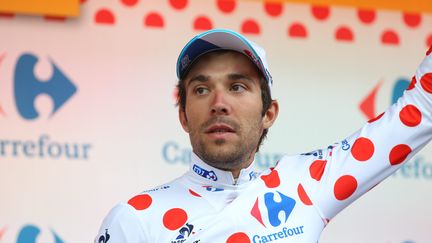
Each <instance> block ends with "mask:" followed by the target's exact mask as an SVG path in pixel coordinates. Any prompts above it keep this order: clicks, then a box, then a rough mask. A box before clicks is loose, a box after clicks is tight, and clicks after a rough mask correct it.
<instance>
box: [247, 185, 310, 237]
mask: <svg viewBox="0 0 432 243" xmlns="http://www.w3.org/2000/svg"><path fill="white" fill-rule="evenodd" d="M259 201H260V200H259V197H257V199H256V200H255V203H254V205H253V207H252V210H251V212H250V213H251V215H252V217H254V218H255V219H256V220H257V221H258V222H259V223H260V224H261V225H263V226H264V227H266V228H268V226H272V227H278V226H280V225H282V224H285V223H286V222H287V221H288V218H289V216H290V215H291V213H292V211H293V210H294V207H295V205H296V201H295V200H294V199H292V198H291V197H288V196H286V195H284V194H282V193H280V192H279V191H276V193H273V192H267V193H265V194H264V207H260V203H259ZM262 211H264V217H263V214H262V213H261V212H262ZM265 213H267V214H265ZM281 219H282V220H281ZM304 228H305V227H304V226H303V225H301V226H296V227H291V228H288V227H283V228H282V229H279V230H278V231H276V232H274V233H271V234H266V235H254V236H253V238H252V240H253V242H254V243H264V242H270V241H276V240H281V239H285V238H291V237H295V236H300V235H302V234H304Z"/></svg>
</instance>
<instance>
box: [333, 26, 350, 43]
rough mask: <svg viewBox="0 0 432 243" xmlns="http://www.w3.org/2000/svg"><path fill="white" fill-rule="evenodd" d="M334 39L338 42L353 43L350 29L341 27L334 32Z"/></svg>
mask: <svg viewBox="0 0 432 243" xmlns="http://www.w3.org/2000/svg"><path fill="white" fill-rule="evenodd" d="M335 38H336V40H338V41H353V40H354V34H353V32H352V30H351V29H350V28H348V27H345V26H341V27H339V28H338V29H337V30H336V33H335Z"/></svg>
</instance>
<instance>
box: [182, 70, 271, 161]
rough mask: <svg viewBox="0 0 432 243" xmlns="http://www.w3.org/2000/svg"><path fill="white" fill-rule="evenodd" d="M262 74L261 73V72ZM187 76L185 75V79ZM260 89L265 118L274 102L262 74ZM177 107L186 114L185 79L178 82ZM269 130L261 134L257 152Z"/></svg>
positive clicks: (262, 113)
mask: <svg viewBox="0 0 432 243" xmlns="http://www.w3.org/2000/svg"><path fill="white" fill-rule="evenodd" d="M259 73H260V74H261V71H259ZM186 76H187V74H185V77H186ZM260 88H261V100H262V103H263V109H262V112H261V115H262V116H264V115H265V113H266V112H267V110H268V109H269V108H270V105H271V103H272V101H273V99H272V97H271V93H270V87H269V85H268V83H267V80H266V79H265V78H264V77H263V75H262V74H261V76H260ZM176 105H177V106H179V107H180V109H181V110H182V111H183V112H185V110H186V87H185V81H184V79H180V80H179V81H178V82H177V104H176ZM267 133H268V129H264V131H263V132H262V134H261V137H260V139H259V141H258V146H257V152H258V151H259V147H260V146H261V145H262V143H263V141H264V139H265V138H266V137H267Z"/></svg>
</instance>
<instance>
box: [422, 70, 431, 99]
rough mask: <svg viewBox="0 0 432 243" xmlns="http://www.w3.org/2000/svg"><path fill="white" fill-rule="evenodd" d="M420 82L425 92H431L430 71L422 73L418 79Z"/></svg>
mask: <svg viewBox="0 0 432 243" xmlns="http://www.w3.org/2000/svg"><path fill="white" fill-rule="evenodd" d="M420 84H421V86H422V88H423V89H424V90H425V91H426V92H428V93H431V94H432V73H426V74H425V75H423V77H422V78H421V79H420Z"/></svg>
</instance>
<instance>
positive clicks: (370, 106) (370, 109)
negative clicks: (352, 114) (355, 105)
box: [359, 78, 410, 119]
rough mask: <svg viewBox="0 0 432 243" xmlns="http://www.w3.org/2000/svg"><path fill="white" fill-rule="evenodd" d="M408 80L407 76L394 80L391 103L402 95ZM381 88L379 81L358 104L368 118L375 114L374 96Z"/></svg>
mask: <svg viewBox="0 0 432 243" xmlns="http://www.w3.org/2000/svg"><path fill="white" fill-rule="evenodd" d="M409 84H410V81H409V80H408V79H407V78H399V79H398V80H396V82H395V84H394V86H393V91H392V97H391V103H392V104H394V103H396V102H397V100H398V99H399V98H400V97H401V96H402V95H403V92H404V91H405V90H406V89H407V88H408V86H409ZM380 88H381V82H379V83H378V84H376V86H375V87H374V88H373V89H372V90H371V91H370V92H369V93H368V94H367V95H366V96H365V98H363V100H362V101H361V102H360V104H359V109H360V111H361V112H362V113H363V115H365V116H366V117H367V118H368V119H373V118H375V117H376V116H377V114H376V96H377V94H378V92H379V90H380Z"/></svg>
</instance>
